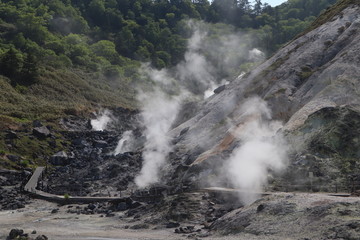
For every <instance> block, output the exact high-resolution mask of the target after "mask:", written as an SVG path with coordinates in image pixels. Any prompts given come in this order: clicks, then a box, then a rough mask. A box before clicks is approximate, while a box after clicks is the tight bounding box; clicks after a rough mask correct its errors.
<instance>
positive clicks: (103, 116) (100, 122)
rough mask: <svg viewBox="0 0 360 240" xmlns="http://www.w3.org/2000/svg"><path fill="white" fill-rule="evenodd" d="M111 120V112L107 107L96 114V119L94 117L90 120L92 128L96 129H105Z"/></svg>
mask: <svg viewBox="0 0 360 240" xmlns="http://www.w3.org/2000/svg"><path fill="white" fill-rule="evenodd" d="M111 122H112V117H111V112H110V111H109V110H107V109H106V110H103V111H101V112H100V113H98V114H96V119H92V120H91V121H90V123H91V126H92V129H93V130H95V131H104V130H105V129H106V127H107V125H108V124H109V123H111Z"/></svg>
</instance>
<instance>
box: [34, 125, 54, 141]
mask: <svg viewBox="0 0 360 240" xmlns="http://www.w3.org/2000/svg"><path fill="white" fill-rule="evenodd" d="M32 133H33V135H34V136H36V137H37V138H40V139H44V138H47V137H50V135H51V133H50V131H49V129H48V128H47V127H44V126H42V127H36V128H34V129H33V132H32Z"/></svg>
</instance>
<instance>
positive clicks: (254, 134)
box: [226, 98, 287, 204]
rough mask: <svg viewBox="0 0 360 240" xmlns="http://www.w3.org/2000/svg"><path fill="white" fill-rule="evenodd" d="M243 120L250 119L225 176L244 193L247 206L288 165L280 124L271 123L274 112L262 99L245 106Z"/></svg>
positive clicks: (247, 102)
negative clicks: (268, 181) (273, 175)
mask: <svg viewBox="0 0 360 240" xmlns="http://www.w3.org/2000/svg"><path fill="white" fill-rule="evenodd" d="M241 111H242V116H241V117H247V116H251V118H250V119H251V120H250V121H248V122H246V123H245V125H244V127H243V128H242V129H241V132H238V136H237V138H238V139H239V140H240V144H241V145H240V147H238V148H237V149H235V150H234V151H233V153H232V155H231V156H230V159H229V160H228V164H227V167H226V172H227V174H229V176H230V180H231V182H232V183H233V185H234V186H235V187H237V188H239V189H240V190H241V191H242V192H243V193H241V195H240V197H241V200H242V202H243V203H245V204H248V203H251V202H253V201H254V200H256V198H257V197H258V194H259V193H260V192H261V191H262V187H263V186H264V185H266V184H267V178H268V174H269V172H270V171H273V172H279V171H281V170H283V169H284V168H285V166H286V162H287V156H286V152H287V148H286V145H285V144H284V141H283V139H282V136H281V135H280V134H278V130H279V129H280V128H281V127H282V125H281V123H280V122H277V121H272V120H271V112H270V110H269V108H268V107H267V105H266V103H265V102H264V101H263V100H261V99H260V98H251V99H249V100H248V101H246V102H245V103H244V104H243V106H242V109H241Z"/></svg>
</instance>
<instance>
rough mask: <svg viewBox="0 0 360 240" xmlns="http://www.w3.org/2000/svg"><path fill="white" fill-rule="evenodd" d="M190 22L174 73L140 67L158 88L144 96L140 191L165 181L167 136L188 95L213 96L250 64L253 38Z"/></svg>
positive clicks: (218, 26) (141, 71)
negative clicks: (241, 66) (216, 90)
mask: <svg viewBox="0 0 360 240" xmlns="http://www.w3.org/2000/svg"><path fill="white" fill-rule="evenodd" d="M187 24H188V25H187V27H188V29H190V30H191V32H192V36H191V37H190V39H189V40H188V49H187V51H186V53H185V55H184V60H183V61H182V62H180V63H179V64H178V65H177V66H175V67H173V68H171V69H162V70H156V69H152V68H150V67H149V65H146V64H144V65H143V66H142V68H141V69H140V73H141V74H142V75H143V76H145V78H147V79H150V80H151V81H149V82H151V84H149V85H151V86H148V88H150V87H151V88H152V90H144V89H143V90H142V91H139V92H140V94H139V95H138V100H139V102H140V103H142V104H143V107H142V109H141V110H142V113H141V116H142V124H143V125H144V127H145V129H146V130H145V132H144V134H145V137H146V142H145V147H144V151H143V166H142V169H141V172H140V174H139V176H137V177H136V179H135V183H136V184H137V186H138V187H140V188H144V187H148V186H150V185H151V184H154V183H156V182H158V181H159V180H160V177H161V170H162V167H163V166H164V165H165V164H166V160H167V158H168V154H169V153H170V151H171V150H172V144H171V141H170V139H169V138H168V136H167V134H168V132H169V131H170V130H171V129H170V128H171V126H172V124H173V121H174V120H175V118H176V116H177V114H178V112H179V109H180V106H181V104H182V103H183V101H184V100H185V99H186V98H187V97H192V98H195V99H204V98H207V97H209V96H211V95H212V94H213V90H214V89H216V88H217V87H219V86H221V85H224V84H227V83H228V82H227V79H224V78H227V76H233V75H235V74H236V75H238V74H239V72H230V71H234V69H235V68H238V67H239V66H240V65H241V64H242V63H247V62H249V61H250V60H249V51H250V50H251V49H252V47H249V46H250V45H251V44H252V41H250V40H249V37H248V36H246V37H245V36H242V35H241V34H234V33H233V32H232V30H231V29H226V30H224V27H223V25H216V26H215V25H214V26H211V27H209V25H207V24H205V23H203V22H196V21H188V23H187ZM229 33H230V34H229ZM250 43H251V44H250ZM254 54H255V55H256V54H257V53H255V52H254ZM119 145H121V144H120V143H119ZM119 148H120V147H119Z"/></svg>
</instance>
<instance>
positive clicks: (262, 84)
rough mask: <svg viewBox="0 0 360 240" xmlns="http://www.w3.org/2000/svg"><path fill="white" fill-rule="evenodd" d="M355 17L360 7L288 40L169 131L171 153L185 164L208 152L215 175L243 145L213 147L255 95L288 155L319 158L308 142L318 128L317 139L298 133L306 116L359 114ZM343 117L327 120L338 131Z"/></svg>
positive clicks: (359, 48)
mask: <svg viewBox="0 0 360 240" xmlns="http://www.w3.org/2000/svg"><path fill="white" fill-rule="evenodd" d="M359 12H360V7H359V6H350V7H348V8H346V9H344V10H343V11H342V13H343V14H341V16H340V15H338V16H335V17H334V18H333V19H331V21H328V22H327V23H325V24H324V25H322V26H320V27H318V28H316V29H314V30H312V31H310V32H309V33H307V34H305V35H303V36H301V37H299V38H297V39H296V40H294V41H292V42H291V43H289V44H288V45H286V46H285V47H284V48H282V49H281V50H280V51H278V52H277V53H276V54H275V55H274V56H273V57H271V58H270V59H268V60H267V61H265V62H264V63H263V64H261V65H260V66H258V67H257V68H255V69H254V70H252V71H251V72H250V73H248V74H247V75H246V76H242V77H239V78H237V79H235V80H234V81H232V82H231V83H230V84H228V85H227V86H226V89H225V90H224V91H221V92H220V93H218V94H215V95H213V96H211V97H209V98H208V99H206V100H204V102H203V103H202V104H201V105H200V106H198V108H197V110H198V111H197V113H196V114H194V116H193V117H192V118H191V119H189V120H188V121H186V122H184V123H182V124H180V125H178V126H177V127H176V128H175V129H173V130H172V131H171V135H172V137H174V138H178V141H177V143H176V147H175V149H179V151H180V152H181V151H185V150H184V149H186V151H187V154H188V155H190V156H191V157H192V158H191V159H190V160H188V162H192V161H195V160H196V159H197V158H198V157H199V156H200V155H201V154H202V156H204V153H209V152H212V154H211V158H210V159H212V160H211V161H209V162H215V166H213V165H212V163H211V164H210V163H209V165H211V166H212V167H210V168H213V169H212V170H211V171H213V172H214V171H215V170H214V168H218V167H219V166H221V165H222V164H223V160H224V158H226V157H224V156H223V152H226V151H229V152H231V151H232V150H234V148H236V147H237V145H239V144H240V145H241V143H238V141H239V139H236V137H235V140H233V141H230V142H229V144H228V146H227V147H228V149H225V150H224V151H223V152H221V151H220V152H219V151H217V150H216V148H217V146H219V144H220V145H221V143H222V142H223V141H224V139H226V137H227V136H228V135H229V132H230V133H231V129H233V128H234V126H238V125H239V124H241V121H242V118H241V116H242V115H241V114H242V112H241V111H240V110H239V109H241V106H242V105H243V103H244V102H245V101H247V99H249V98H250V97H252V96H259V97H260V98H262V99H263V100H265V101H266V102H267V105H268V107H269V111H270V112H271V119H272V120H278V121H281V122H282V123H283V127H282V130H280V132H284V133H285V135H286V139H287V142H288V143H289V144H290V146H289V148H290V155H291V154H292V155H291V156H294V155H296V154H298V155H299V154H300V155H301V154H304V153H305V152H306V153H310V154H315V155H316V154H318V152H315V150H312V149H314V148H313V146H312V142H313V140H314V139H316V137H317V136H323V137H324V136H325V135H326V133H324V132H323V131H324V128H322V127H320V128H316V129H317V130H319V132H317V133H315V134H303V132H301V131H303V130H301V129H304V128H306V126H308V125H309V118H310V116H313V117H312V119H313V120H311V121H313V122H314V121H315V120H314V118H316V116H318V117H319V120H318V121H325V122H321V123H326V124H327V123H328V122H326V121H327V120H326V119H323V113H322V112H321V110H322V109H334V111H335V110H336V109H339V108H341V109H347V108H351V111H352V112H355V113H359V115H360V107H359V106H360V84H359V79H360V67H359V66H360V58H359V57H358V56H359V54H360V31H359V27H360V16H359ZM336 111H337V110H336ZM317 113H319V114H317ZM341 116H342V115H341V114H338V113H336V114H334V117H331V119H330V120H329V121H330V122H332V123H334V126H337V124H338V123H339V124H340V123H342V122H341V121H338V119H339V118H341ZM321 123H320V125H321ZM187 128H188V130H187V131H186V133H185V134H182V135H181V137H178V136H179V135H180V132H181V131H182V130H184V129H187ZM299 131H300V133H299ZM299 134H302V135H301V137H299ZM324 134H325V135H324ZM345 134H346V133H345ZM354 141H355V140H354ZM355 142H356V141H355ZM356 146H357V145H356ZM214 149H215V150H216V151H215V150H214ZM354 151H355V150H354ZM214 152H215V154H213V153H214ZM326 157H330V158H331V157H332V155H331V154H328V155H327V156H326ZM214 158H217V159H218V160H217V161H215V160H213V159H214ZM291 160H292V161H293V160H294V159H291ZM202 165H204V164H202ZM207 167H209V166H207ZM188 172H189V171H188ZM192 176H193V175H192ZM197 180H198V179H197Z"/></svg>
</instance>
